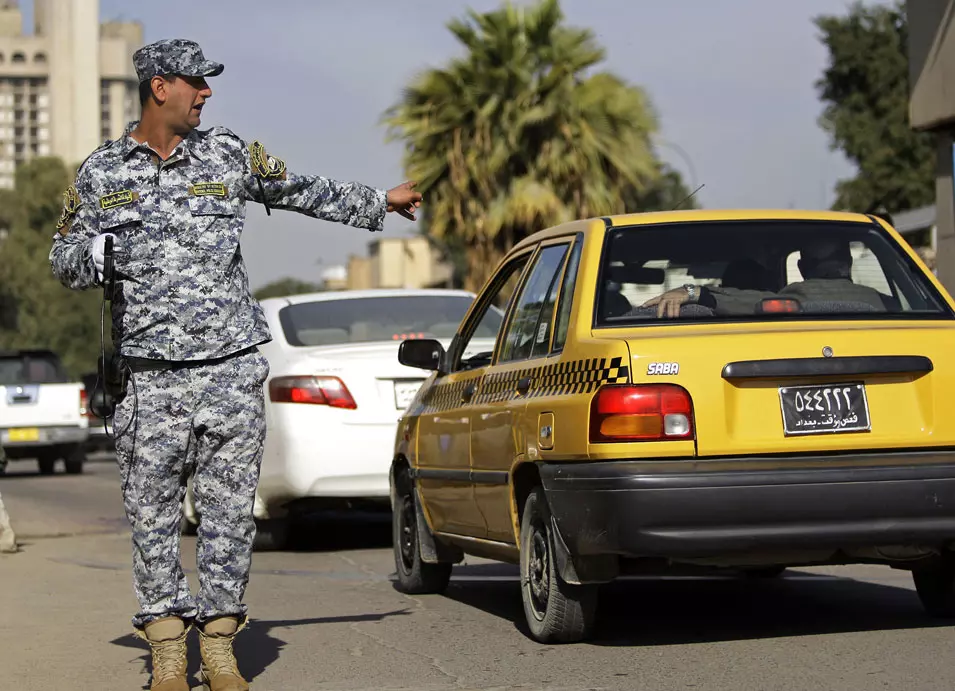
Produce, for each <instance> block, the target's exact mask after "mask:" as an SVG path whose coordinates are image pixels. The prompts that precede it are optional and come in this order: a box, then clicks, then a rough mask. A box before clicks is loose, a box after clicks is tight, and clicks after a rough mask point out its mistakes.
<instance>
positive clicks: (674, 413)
mask: <svg viewBox="0 0 955 691" xmlns="http://www.w3.org/2000/svg"><path fill="white" fill-rule="evenodd" d="M692 438H693V401H692V399H691V398H690V394H689V392H687V390H686V389H684V388H683V387H681V386H677V385H675V384H637V385H632V384H610V385H607V386H603V387H601V388H600V389H599V390H598V391H597V393H596V394H595V395H594V398H593V401H592V402H591V404H590V441H591V442H628V441H665V440H668V439H692Z"/></svg>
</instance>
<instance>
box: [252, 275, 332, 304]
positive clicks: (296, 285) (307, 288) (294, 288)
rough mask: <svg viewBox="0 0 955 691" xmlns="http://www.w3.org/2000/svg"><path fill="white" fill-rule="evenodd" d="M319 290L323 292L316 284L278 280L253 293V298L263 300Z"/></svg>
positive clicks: (299, 280) (291, 279) (290, 279)
mask: <svg viewBox="0 0 955 691" xmlns="http://www.w3.org/2000/svg"><path fill="white" fill-rule="evenodd" d="M321 290H324V288H323V286H321V285H319V284H318V283H310V282H308V281H303V280H301V279H299V278H280V279H279V280H277V281H272V282H271V283H268V284H266V285H264V286H262V287H261V288H259V289H258V290H257V291H255V298H256V299H257V300H265V299H266V298H278V297H284V296H286V295H301V294H302V293H317V292H319V291H321Z"/></svg>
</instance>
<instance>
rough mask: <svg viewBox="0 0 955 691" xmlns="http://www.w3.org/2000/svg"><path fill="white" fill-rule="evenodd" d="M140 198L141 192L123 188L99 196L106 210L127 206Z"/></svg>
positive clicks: (101, 206) (101, 205) (101, 204)
mask: <svg viewBox="0 0 955 691" xmlns="http://www.w3.org/2000/svg"><path fill="white" fill-rule="evenodd" d="M137 199H139V192H133V191H132V190H121V191H120V192H111V193H110V194H107V195H104V196H102V197H100V198H99V206H100V208H101V209H103V210H104V211H106V210H108V209H115V208H116V207H117V206H126V205H127V204H132V203H133V202H134V201H136V200H137Z"/></svg>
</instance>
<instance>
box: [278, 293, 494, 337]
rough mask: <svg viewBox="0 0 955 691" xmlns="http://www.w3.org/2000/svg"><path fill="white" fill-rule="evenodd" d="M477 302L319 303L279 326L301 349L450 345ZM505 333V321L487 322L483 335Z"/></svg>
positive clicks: (297, 310)
mask: <svg viewBox="0 0 955 691" xmlns="http://www.w3.org/2000/svg"><path fill="white" fill-rule="evenodd" d="M472 301H473V300H472V298H470V297H466V296H458V295H411V296H400V297H369V298H351V299H345V300H316V301H314V302H303V303H299V304H295V305H289V306H288V307H284V308H283V309H282V310H281V311H280V312H279V321H280V322H281V324H282V330H283V332H284V334H285V339H286V340H287V341H288V342H289V344H290V345H293V346H300V347H308V346H325V345H340V344H346V343H370V342H376V341H403V340H406V339H410V338H437V339H450V338H451V337H453V336H454V334H455V333H456V332H457V329H458V325H459V324H460V323H461V320H462V319H463V318H464V315H465V314H466V313H467V311H468V309H469V308H470V307H471V303H472ZM499 328H500V317H499V316H498V318H497V321H496V322H494V323H488V320H486V319H485V320H484V321H483V322H482V324H481V329H483V330H485V331H487V333H484V334H477V335H478V336H481V337H488V338H493V337H494V336H495V335H496V334H497V330H498V329H499Z"/></svg>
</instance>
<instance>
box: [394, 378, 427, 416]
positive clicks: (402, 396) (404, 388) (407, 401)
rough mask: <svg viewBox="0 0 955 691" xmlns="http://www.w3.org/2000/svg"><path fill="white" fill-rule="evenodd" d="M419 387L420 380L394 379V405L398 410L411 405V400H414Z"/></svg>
mask: <svg viewBox="0 0 955 691" xmlns="http://www.w3.org/2000/svg"><path fill="white" fill-rule="evenodd" d="M420 388H421V382H420V381H396V382H395V407H396V408H398V410H405V409H406V408H407V407H408V406H409V405H411V401H413V400H414V397H415V394H417V393H418V389H420Z"/></svg>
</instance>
